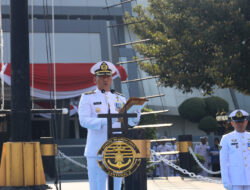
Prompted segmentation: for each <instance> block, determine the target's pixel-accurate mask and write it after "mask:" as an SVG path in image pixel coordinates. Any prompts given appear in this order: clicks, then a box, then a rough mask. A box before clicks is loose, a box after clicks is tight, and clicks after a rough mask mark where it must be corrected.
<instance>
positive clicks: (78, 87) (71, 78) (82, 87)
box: [4, 63, 127, 99]
mask: <svg viewBox="0 0 250 190" xmlns="http://www.w3.org/2000/svg"><path fill="white" fill-rule="evenodd" d="M93 64H95V63H56V69H55V74H54V65H53V64H45V63H35V64H33V70H34V75H33V77H34V78H33V80H34V89H33V88H32V64H31V65H30V81H31V82H30V86H31V89H30V91H31V93H32V89H33V91H34V95H33V96H34V97H38V98H43V99H54V96H53V91H54V76H56V82H55V83H56V99H66V98H73V97H77V96H80V95H81V94H82V93H83V92H87V91H90V90H93V89H95V88H96V86H95V84H94V82H93V75H92V74H91V73H90V71H89V70H90V68H91V67H92V65H93ZM116 68H117V71H116V72H115V73H114V75H113V79H115V78H117V77H119V78H121V80H122V81H124V80H126V78H127V73H126V71H125V69H124V68H123V67H122V66H120V65H119V66H116ZM10 77H11V64H6V65H5V67H4V81H5V82H6V83H7V84H8V85H11V80H10ZM31 95H32V94H31Z"/></svg>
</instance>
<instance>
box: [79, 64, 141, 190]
mask: <svg viewBox="0 0 250 190" xmlns="http://www.w3.org/2000/svg"><path fill="white" fill-rule="evenodd" d="M115 71H116V68H115V66H114V65H113V64H112V63H110V62H107V61H101V62H98V63H96V64H95V65H93V66H92V68H91V70H90V72H91V73H92V74H94V75H95V76H94V82H95V83H96V85H97V88H96V90H94V91H91V92H87V93H84V94H83V95H82V97H81V99H80V102H79V111H78V114H79V120H80V125H81V126H82V127H85V128H87V129H88V136H87V144H86V148H85V153H84V155H85V156H86V157H87V165H88V178H89V184H90V190H106V187H107V179H108V176H107V174H106V173H105V172H104V171H103V170H102V169H101V168H100V167H99V166H98V163H97V152H98V150H99V149H100V148H101V146H102V145H103V144H104V143H105V142H106V141H107V119H106V118H98V114H105V113H108V110H109V109H110V112H111V113H118V112H119V110H120V109H121V108H122V107H123V105H124V104H125V103H126V98H125V97H124V96H122V95H121V94H119V93H116V92H114V90H110V87H111V84H112V74H114V73H115ZM139 120H140V110H137V117H136V118H129V120H128V122H129V125H130V126H135V125H137V124H138V123H139ZM112 127H113V128H119V127H121V123H120V122H118V119H117V118H113V119H112ZM121 179H122V178H114V190H120V189H121Z"/></svg>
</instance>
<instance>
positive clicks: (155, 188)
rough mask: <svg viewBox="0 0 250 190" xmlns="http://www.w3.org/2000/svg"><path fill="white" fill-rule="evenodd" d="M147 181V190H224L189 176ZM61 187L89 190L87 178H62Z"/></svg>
mask: <svg viewBox="0 0 250 190" xmlns="http://www.w3.org/2000/svg"><path fill="white" fill-rule="evenodd" d="M147 182H148V190H166V189H167V190H211V189H214V190H225V189H224V188H223V185H222V184H215V183H208V182H203V181H197V180H194V179H191V178H184V180H182V179H181V178H180V177H169V178H168V179H166V178H163V177H160V178H154V179H151V178H148V181H147ZM48 185H49V186H50V187H52V188H53V190H56V188H55V186H54V185H53V182H51V181H50V182H48ZM61 187H62V188H61V190H83V189H84V190H89V184H88V181H87V180H64V181H62V183H61Z"/></svg>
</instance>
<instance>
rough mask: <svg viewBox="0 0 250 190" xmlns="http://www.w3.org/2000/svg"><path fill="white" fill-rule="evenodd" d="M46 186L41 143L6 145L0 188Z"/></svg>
mask: <svg viewBox="0 0 250 190" xmlns="http://www.w3.org/2000/svg"><path fill="white" fill-rule="evenodd" d="M45 184H46V180H45V175H44V170H43V164H42V157H41V151H40V143H39V142H7V143H4V145H3V151H2V159H1V166H0V186H34V185H45Z"/></svg>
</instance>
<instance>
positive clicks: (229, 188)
mask: <svg viewBox="0 0 250 190" xmlns="http://www.w3.org/2000/svg"><path fill="white" fill-rule="evenodd" d="M223 186H224V187H225V189H227V190H232V189H233V188H232V185H231V184H229V183H223Z"/></svg>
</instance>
